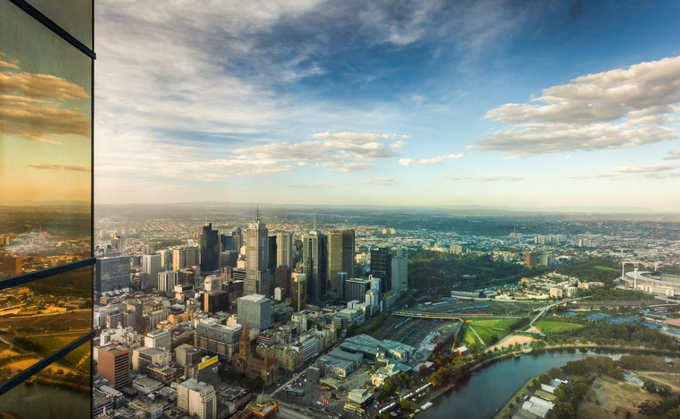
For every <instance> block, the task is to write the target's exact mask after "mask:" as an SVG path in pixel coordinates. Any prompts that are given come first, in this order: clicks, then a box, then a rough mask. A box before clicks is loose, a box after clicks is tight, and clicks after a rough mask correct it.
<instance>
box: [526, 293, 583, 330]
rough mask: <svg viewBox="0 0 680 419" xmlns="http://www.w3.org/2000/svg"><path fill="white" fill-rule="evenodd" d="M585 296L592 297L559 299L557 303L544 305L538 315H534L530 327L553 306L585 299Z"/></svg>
mask: <svg viewBox="0 0 680 419" xmlns="http://www.w3.org/2000/svg"><path fill="white" fill-rule="evenodd" d="M585 298H590V297H589V296H588V297H580V298H571V299H569V300H564V301H558V302H556V303H554V304H550V305H547V306H545V307H543V308H542V309H540V311H539V312H538V314H537V315H536V317H534V318H533V320H531V323H529V327H532V326H533V325H534V323H536V321H537V320H538V319H540V318H541V317H542V316H543V315H544V314H545V313H546V312H548V310H550V309H551V308H553V307H557V306H559V305H561V304H567V303H570V302H572V301H578V300H583V299H585Z"/></svg>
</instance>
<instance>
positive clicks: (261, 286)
mask: <svg viewBox="0 0 680 419" xmlns="http://www.w3.org/2000/svg"><path fill="white" fill-rule="evenodd" d="M270 282H271V281H270V278H269V234H268V230H267V225H266V224H265V223H263V222H262V221H260V210H259V209H258V210H257V212H256V214H255V220H253V222H252V223H250V224H248V231H247V232H246V281H245V284H244V290H243V295H244V296H245V295H251V294H262V295H265V296H267V297H268V296H269V292H270V288H271V287H270Z"/></svg>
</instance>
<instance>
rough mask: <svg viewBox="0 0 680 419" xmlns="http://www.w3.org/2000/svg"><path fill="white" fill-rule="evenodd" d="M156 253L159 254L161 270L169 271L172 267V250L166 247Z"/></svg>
mask: <svg viewBox="0 0 680 419" xmlns="http://www.w3.org/2000/svg"><path fill="white" fill-rule="evenodd" d="M158 254H159V255H161V270H162V271H169V270H171V269H172V251H170V250H168V249H163V250H159V251H158Z"/></svg>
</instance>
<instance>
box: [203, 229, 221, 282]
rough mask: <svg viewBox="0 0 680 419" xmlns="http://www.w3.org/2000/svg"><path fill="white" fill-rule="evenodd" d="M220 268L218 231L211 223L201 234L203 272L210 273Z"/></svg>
mask: <svg viewBox="0 0 680 419" xmlns="http://www.w3.org/2000/svg"><path fill="white" fill-rule="evenodd" d="M219 266H220V241H219V235H218V233H217V230H213V229H212V224H211V223H209V224H208V225H206V226H203V232H202V233H201V271H203V272H210V271H214V270H217V269H218V268H219Z"/></svg>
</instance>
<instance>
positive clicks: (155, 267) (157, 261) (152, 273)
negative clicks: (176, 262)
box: [142, 254, 161, 288]
mask: <svg viewBox="0 0 680 419" xmlns="http://www.w3.org/2000/svg"><path fill="white" fill-rule="evenodd" d="M160 271H161V255H158V254H155V255H142V272H144V273H145V274H147V275H149V286H150V287H154V288H158V273H159V272H160Z"/></svg>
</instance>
